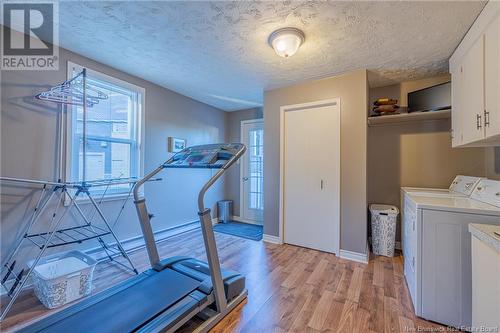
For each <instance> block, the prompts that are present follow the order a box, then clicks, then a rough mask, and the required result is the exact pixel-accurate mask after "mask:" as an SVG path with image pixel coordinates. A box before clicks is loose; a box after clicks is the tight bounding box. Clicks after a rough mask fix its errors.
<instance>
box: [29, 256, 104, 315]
mask: <svg viewBox="0 0 500 333" xmlns="http://www.w3.org/2000/svg"><path fill="white" fill-rule="evenodd" d="M33 264H34V260H31V261H30V262H28V267H31V266H33ZM96 264H97V261H96V260H94V259H92V258H91V257H89V256H88V255H86V254H84V253H83V252H80V251H69V252H64V253H58V254H54V255H51V256H47V257H43V258H41V259H40V261H38V264H37V265H36V266H35V268H34V269H33V274H32V278H33V285H34V289H35V295H36V296H37V297H38V299H39V300H40V302H42V304H43V305H45V306H46V307H47V308H49V309H53V308H57V307H59V306H62V305H64V304H66V303H69V302H72V301H74V300H76V299H78V298H80V297H83V296H86V295H88V294H90V291H91V290H92V277H93V274H94V268H95V265H96Z"/></svg>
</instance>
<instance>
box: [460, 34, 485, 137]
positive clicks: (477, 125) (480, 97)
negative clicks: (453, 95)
mask: <svg viewBox="0 0 500 333" xmlns="http://www.w3.org/2000/svg"><path fill="white" fill-rule="evenodd" d="M461 71H462V75H463V87H462V90H461V92H460V93H461V98H460V100H461V101H462V105H463V110H464V111H463V117H461V118H460V120H461V124H460V127H461V128H462V135H463V142H462V144H467V143H471V142H475V141H479V140H482V139H483V138H484V126H483V115H484V36H481V37H480V38H479V39H478V40H477V41H476V42H475V43H474V45H473V46H472V47H471V49H470V50H469V52H467V54H466V55H465V57H464V60H463V63H462V66H461Z"/></svg>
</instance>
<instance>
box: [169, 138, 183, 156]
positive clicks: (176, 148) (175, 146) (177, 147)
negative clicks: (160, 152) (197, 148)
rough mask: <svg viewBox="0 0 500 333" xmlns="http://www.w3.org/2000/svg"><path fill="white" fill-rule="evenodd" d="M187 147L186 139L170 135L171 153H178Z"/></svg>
mask: <svg viewBox="0 0 500 333" xmlns="http://www.w3.org/2000/svg"><path fill="white" fill-rule="evenodd" d="M184 148H186V140H185V139H179V138H174V137H171V136H169V137H168V152H169V153H178V152H180V151H181V150H183V149H184Z"/></svg>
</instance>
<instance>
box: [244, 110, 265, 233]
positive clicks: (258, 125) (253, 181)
mask: <svg viewBox="0 0 500 333" xmlns="http://www.w3.org/2000/svg"><path fill="white" fill-rule="evenodd" d="M241 141H242V142H243V143H244V144H245V145H246V146H247V151H246V152H245V154H244V155H243V157H242V159H241V169H240V174H241V183H240V189H241V191H240V192H241V193H240V194H241V195H240V196H241V208H240V209H241V211H240V217H241V218H242V219H243V220H249V221H252V222H256V223H259V224H261V223H262V220H263V215H264V195H263V187H264V169H263V168H264V164H263V163H264V122H263V120H262V119H258V120H249V121H242V122H241Z"/></svg>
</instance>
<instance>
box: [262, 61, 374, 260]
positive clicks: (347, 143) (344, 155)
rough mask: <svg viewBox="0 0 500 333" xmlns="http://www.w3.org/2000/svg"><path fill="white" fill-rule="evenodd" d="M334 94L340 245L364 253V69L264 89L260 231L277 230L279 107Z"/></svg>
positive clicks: (365, 109)
mask: <svg viewBox="0 0 500 333" xmlns="http://www.w3.org/2000/svg"><path fill="white" fill-rule="evenodd" d="M336 97H340V99H341V101H340V104H341V106H340V108H341V129H342V130H341V149H340V151H341V185H340V192H341V203H340V205H341V211H340V229H341V234H340V248H341V249H343V250H349V251H354V252H358V253H365V251H366V233H367V229H366V228H367V226H366V221H367V201H366V140H367V137H366V132H367V130H366V112H367V106H368V86H367V73H366V71H365V70H361V71H356V72H353V73H350V74H346V75H342V76H338V77H331V78H326V79H322V80H316V81H312V82H307V83H302V84H297V85H293V86H290V87H286V88H281V89H275V90H270V91H266V92H265V93H264V133H265V134H264V179H265V182H264V193H265V196H264V207H265V210H264V233H265V234H268V235H274V236H277V235H278V231H279V179H280V169H279V168H280V166H279V164H280V161H279V156H280V134H279V132H280V107H281V106H283V105H291V104H299V103H306V102H313V101H317V100H323V99H330V98H336ZM311 130H314V129H311ZM325 144H328V142H325Z"/></svg>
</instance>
